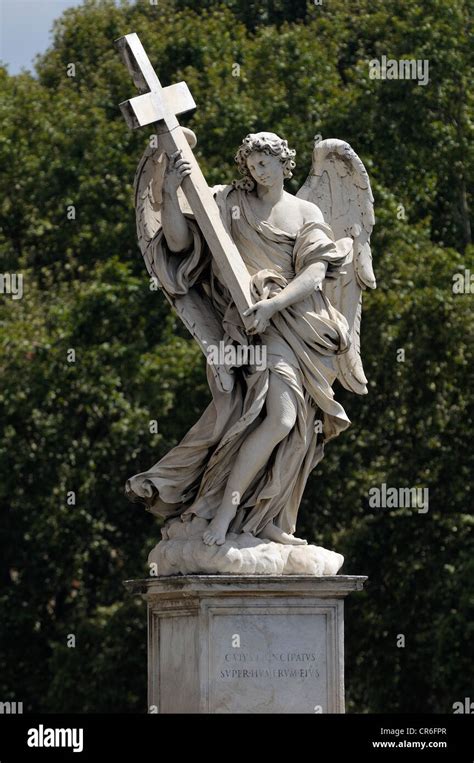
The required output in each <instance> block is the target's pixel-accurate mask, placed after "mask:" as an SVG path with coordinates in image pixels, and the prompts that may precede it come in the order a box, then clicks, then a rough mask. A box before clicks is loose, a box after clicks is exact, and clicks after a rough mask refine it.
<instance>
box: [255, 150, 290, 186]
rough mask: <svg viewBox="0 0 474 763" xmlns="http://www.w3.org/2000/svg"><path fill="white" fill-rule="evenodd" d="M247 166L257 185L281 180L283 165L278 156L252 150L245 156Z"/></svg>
mask: <svg viewBox="0 0 474 763" xmlns="http://www.w3.org/2000/svg"><path fill="white" fill-rule="evenodd" d="M247 167H248V170H249V172H250V174H251V175H252V178H253V179H254V180H255V182H256V183H258V184H259V185H264V186H268V187H270V186H272V185H276V184H281V183H282V181H283V165H282V163H281V161H280V159H279V158H278V156H273V154H266V153H264V152H263V151H253V152H252V153H251V154H250V155H249V156H248V158H247Z"/></svg>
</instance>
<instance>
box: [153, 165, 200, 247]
mask: <svg viewBox="0 0 474 763" xmlns="http://www.w3.org/2000/svg"><path fill="white" fill-rule="evenodd" d="M190 172H191V166H190V164H189V163H188V162H186V161H185V160H184V159H181V156H180V152H179V151H176V153H175V154H173V155H172V156H171V157H170V161H169V165H168V168H167V171H166V174H165V177H164V179H163V189H162V194H163V205H162V208H161V224H162V226H163V234H164V237H165V240H166V243H167V246H168V249H169V250H170V251H171V252H185V251H187V250H188V249H189V248H190V247H191V245H192V243H193V235H192V233H191V231H190V229H189V226H188V223H187V220H186V217H185V216H184V215H183V213H182V211H181V207H180V206H179V201H178V188H179V186H180V185H181V183H182V182H183V180H184V178H185V177H186V175H189V173H190Z"/></svg>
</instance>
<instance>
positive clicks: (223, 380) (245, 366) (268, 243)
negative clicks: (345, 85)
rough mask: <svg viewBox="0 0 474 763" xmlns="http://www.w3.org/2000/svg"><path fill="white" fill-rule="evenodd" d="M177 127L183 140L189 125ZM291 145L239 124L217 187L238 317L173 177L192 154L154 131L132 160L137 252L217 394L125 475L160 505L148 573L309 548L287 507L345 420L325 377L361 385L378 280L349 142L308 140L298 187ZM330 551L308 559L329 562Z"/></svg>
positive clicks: (365, 202)
mask: <svg viewBox="0 0 474 763" xmlns="http://www.w3.org/2000/svg"><path fill="white" fill-rule="evenodd" d="M142 97H143V96H142ZM183 130H184V133H185V135H186V138H187V140H188V142H189V144H190V146H191V148H192V147H193V146H194V145H195V142H196V137H195V135H194V133H192V131H191V130H187V129H186V128H183ZM158 137H159V136H158ZM295 153H296V152H295V151H294V150H293V149H291V148H289V146H288V142H287V141H286V140H284V139H283V138H280V137H279V136H278V135H276V134H274V133H272V132H258V133H252V134H249V135H247V136H246V137H245V138H244V140H243V141H242V144H241V146H240V147H239V149H238V151H237V154H236V156H235V161H236V163H237V167H238V170H239V173H240V175H241V177H240V179H238V180H235V181H234V182H233V183H232V184H231V185H220V186H216V187H214V188H213V189H212V193H213V195H214V199H215V201H216V203H217V207H218V210H219V214H220V218H221V220H222V222H223V223H224V225H225V228H226V230H227V231H228V233H229V235H230V236H231V238H232V240H233V242H234V243H235V245H236V246H237V249H238V251H239V253H240V256H241V258H242V260H243V262H244V263H245V266H246V268H247V269H248V272H249V274H250V277H251V293H252V296H253V299H254V304H253V305H252V307H250V308H248V310H247V313H246V315H247V317H249V318H252V321H251V324H250V328H248V327H247V329H246V328H245V326H244V323H243V320H242V317H241V315H240V314H239V311H238V310H237V308H236V305H235V303H234V301H233V299H232V297H231V293H230V290H229V289H228V288H227V285H226V281H225V278H224V277H223V275H222V273H221V270H220V268H219V267H218V265H217V263H216V261H215V259H214V258H213V257H212V256H211V253H210V250H209V247H208V245H207V243H206V238H205V236H204V235H203V232H202V230H201V229H200V227H199V225H198V224H197V221H196V219H195V216H194V215H193V213H192V211H191V208H190V206H189V205H188V204H187V202H186V198H185V195H184V194H183V189H181V184H182V183H183V181H184V179H185V178H186V177H187V175H189V174H190V173H191V165H190V163H189V161H187V160H186V158H185V157H183V155H182V153H181V152H180V151H176V152H174V153H172V154H171V155H170V154H168V153H167V152H166V151H165V150H164V148H163V147H162V146H160V143H159V140H158V144H157V147H148V148H147V150H146V152H145V154H144V156H143V158H142V160H141V162H140V165H139V167H138V171H137V175H136V186H135V189H136V214H137V226H138V236H139V242H140V246H141V250H142V253H143V256H144V259H145V261H146V265H147V268H148V271H149V274H150V276H152V277H153V278H154V279H155V280H156V283H157V284H158V285H159V287H160V289H161V290H162V291H163V293H164V294H165V296H166V297H167V299H168V300H169V301H170V302H171V304H172V305H173V306H174V308H175V310H176V311H177V313H178V314H179V315H180V317H181V318H182V319H183V321H184V322H185V324H186V325H187V326H188V328H189V329H190V331H191V332H192V334H193V336H194V337H195V338H196V340H197V341H198V342H199V344H200V346H201V348H202V349H203V351H204V352H205V353H206V355H207V357H208V364H207V378H208V383H209V387H210V391H211V393H212V401H211V402H210V404H209V405H208V407H207V408H206V410H205V411H204V413H203V414H202V416H201V418H200V419H199V420H198V421H197V422H196V423H195V424H194V426H193V427H192V428H191V429H190V431H189V432H188V433H187V434H186V435H185V437H184V438H183V439H182V441H181V442H180V443H179V444H178V445H176V447H174V448H173V449H172V450H171V451H170V452H169V453H167V455H165V456H164V458H161V459H160V460H159V461H158V462H157V463H156V464H154V465H153V466H152V467H151V468H150V469H149V470H148V471H146V472H142V473H141V474H136V475H135V476H133V477H131V478H130V479H129V480H128V482H127V485H126V494H127V496H128V497H129V498H130V499H131V500H135V501H141V502H143V503H144V504H145V505H146V507H147V508H148V510H149V511H151V512H152V513H153V514H155V515H157V516H160V517H162V518H164V526H163V529H162V536H163V540H162V541H161V543H159V544H158V546H157V547H156V549H155V551H157V550H158V551H157V554H158V555H156V554H155V556H154V557H150V558H155V559H159V563H158V568H159V570H158V571H159V574H162V573H163V574H171V573H172V572H173V570H174V571H181V572H183V571H184V572H200V571H207V572H212V571H219V572H232V571H239V572H241V571H242V570H244V571H249V570H251V571H257V572H259V571H265V572H268V570H269V566H268V565H270V566H271V565H272V564H273V565H274V564H275V562H274V559H275V558H278V559H279V560H281V559H284V561H283V562H282V564H280V566H278V564H277V566H276V568H274V567H272V569H276V571H277V572H278V571H282V570H283V571H284V572H288V571H290V572H301V571H307V570H308V569H309V568H308V566H307V564H306V563H305V562H304V554H305V553H308V550H309V549H313V551H311V553H310V556H311V554H313V552H314V550H316V549H317V547H316V546H308V545H307V544H306V541H305V540H303V539H301V538H298V537H296V535H295V530H296V523H297V515H298V509H299V506H300V502H301V499H302V495H303V491H304V489H305V485H306V482H307V480H308V477H309V475H310V474H311V472H312V471H313V469H314V468H315V467H316V466H317V465H318V464H319V463H320V461H321V459H322V458H323V454H324V448H325V446H326V443H327V442H329V440H332V439H333V438H334V437H336V436H337V435H339V434H340V432H342V431H343V430H344V429H346V428H347V427H348V426H349V424H350V421H349V418H348V417H347V415H346V412H345V411H344V408H343V407H342V405H341V404H340V403H339V402H338V401H337V400H336V399H335V396H334V391H333V388H332V387H333V383H334V382H335V381H336V380H338V381H339V382H340V383H341V384H342V385H343V387H345V388H346V389H348V390H350V391H352V392H354V393H356V394H359V395H362V394H365V393H366V392H367V387H366V384H367V379H366V377H365V375H364V371H363V368H362V362H361V357H360V342H359V337H360V323H361V303H362V292H363V290H364V289H365V288H371V289H373V288H375V278H374V273H373V270H372V257H371V251H370V234H371V231H372V227H373V224H374V215H373V197H372V192H371V189H370V183H369V178H368V175H367V172H366V170H365V168H364V166H363V164H362V162H361V160H360V159H359V157H358V156H357V155H356V154H355V152H354V151H353V150H352V148H351V147H350V146H349V145H348V144H347V143H345V142H343V141H340V140H332V139H331V140H322V141H318V142H316V144H315V146H314V151H313V165H312V169H311V172H310V174H309V176H308V178H307V180H306V182H305V183H304V184H303V186H302V187H301V189H300V190H299V192H298V193H297V194H296V196H293V195H292V194H290V193H288V192H287V191H285V188H284V183H285V180H286V179H287V178H291V176H292V171H293V169H294V167H295ZM216 347H217V348H220V350H223V352H221V353H220V354H219V353H216ZM238 348H244V349H245V353H242V352H240V353H238V352H236V350H237V349H238ZM211 349H212V350H213V354H212V357H213V360H212V362H211V360H209V358H210V356H211ZM229 349H231V350H234V351H235V352H233V353H232V352H229ZM257 351H258V353H260V355H258V354H257ZM256 357H261V358H264V362H263V363H257V362H255V358H256ZM242 358H243V360H242ZM160 548H161V550H160ZM320 551H321V552H324V551H325V550H324V549H320ZM326 553H327V554H333V552H329V551H328V552H326ZM290 557H291V559H292V562H291V564H290V563H289V562H288V560H289V559H290ZM336 557H337V559H336ZM250 558H251V559H252V560H253V562H252V563H253V565H254V566H253V567H252V566H251V565H250V567H249V563H248V560H249V559H250ZM307 558H309V557H307ZM311 558H312V559H313V557H311ZM314 558H315V557H314ZM259 559H260V561H258V560H259ZM262 559H263V561H262ZM325 559H326V561H327V559H328V557H327V556H326V557H325ZM334 559H336V561H334ZM334 559H333V564H332V565H331V564H329V565H328V564H326V566H324V564H323V566H322V567H321V565H320V566H319V567H317V568H315V567H314V566H313V567H311V570H312V571H313V573H314V574H331V573H334V571H336V572H337V569H338V567H339V566H340V564H341V563H342V557H341V556H340V555H339V554H334ZM183 560H184V561H183ZM272 560H273V561H272ZM233 565H234V566H233ZM259 565H260V566H259ZM316 569H317V570H319V572H317V571H316V572H315V570H316ZM328 570H329V572H328Z"/></svg>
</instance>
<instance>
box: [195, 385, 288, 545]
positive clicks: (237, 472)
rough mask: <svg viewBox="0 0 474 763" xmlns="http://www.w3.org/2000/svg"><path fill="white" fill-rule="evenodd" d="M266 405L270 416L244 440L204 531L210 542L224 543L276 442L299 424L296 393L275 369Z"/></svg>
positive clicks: (267, 413) (206, 538) (209, 543)
mask: <svg viewBox="0 0 474 763" xmlns="http://www.w3.org/2000/svg"><path fill="white" fill-rule="evenodd" d="M265 405H266V416H265V418H264V420H263V421H262V423H261V424H260V426H259V427H257V429H255V430H254V431H253V432H252V433H251V434H250V435H249V436H248V437H247V438H246V440H245V441H244V443H243V444H242V446H241V448H240V451H239V453H238V455H237V458H236V460H235V464H234V466H233V467H232V471H231V473H230V475H229V479H228V480H227V485H226V489H225V492H224V496H223V500H222V504H221V506H220V508H219V510H218V512H217V514H216V516H215V517H214V519H213V520H212V522H210V524H209V526H208V528H207V530H206V531H205V532H204V534H203V540H204V542H205V543H207V544H208V545H212V544H213V543H216V544H217V545H222V543H224V541H225V536H226V533H227V530H228V528H229V525H230V523H231V521H232V519H233V518H234V517H235V514H236V513H237V508H238V505H239V502H240V499H241V497H242V496H243V494H244V492H245V491H246V489H247V488H248V486H249V485H250V483H251V482H252V480H253V479H254V477H255V476H256V475H257V474H258V472H259V471H260V469H261V468H262V466H264V465H265V463H266V462H267V461H268V459H269V458H270V456H271V454H272V452H273V450H274V448H275V447H276V445H278V443H279V442H281V440H283V439H284V438H285V437H286V436H287V435H288V434H289V432H290V431H291V430H292V429H293V427H294V425H295V421H296V415H297V406H296V399H295V396H294V394H293V392H292V391H291V389H290V388H289V387H288V385H287V384H285V382H284V381H283V380H282V379H281V378H280V377H279V376H277V375H276V374H273V373H270V381H269V387H268V392H267V398H266V401H265ZM288 537H290V536H288ZM283 542H285V541H283Z"/></svg>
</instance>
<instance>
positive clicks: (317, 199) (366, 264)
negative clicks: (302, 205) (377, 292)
mask: <svg viewBox="0 0 474 763" xmlns="http://www.w3.org/2000/svg"><path fill="white" fill-rule="evenodd" d="M297 196H299V197H300V198H302V199H306V200H307V201H312V202H313V204H316V205H317V206H318V207H319V208H320V210H321V212H322V214H323V217H324V219H325V221H326V222H327V223H328V224H329V225H330V226H331V228H332V230H333V233H334V236H335V238H336V239H340V238H343V237H344V236H351V237H352V239H353V241H354V243H353V247H352V256H349V258H348V260H347V261H346V264H345V265H344V267H343V272H341V274H340V276H339V277H338V278H333V279H326V280H325V282H324V293H325V294H326V296H327V297H328V299H329V301H330V302H331V304H332V305H334V307H335V308H336V309H337V310H339V312H341V313H342V314H343V315H344V316H345V317H346V319H347V321H348V323H349V327H350V331H351V347H350V349H349V351H348V352H346V353H344V354H342V355H338V356H336V364H337V371H338V379H339V381H340V382H341V384H342V385H343V386H344V387H345V388H346V389H348V390H351V391H352V392H356V393H357V394H359V395H365V394H366V393H367V379H366V377H365V374H364V369H363V367H362V359H361V357H360V322H361V312H362V291H363V290H364V289H366V288H369V289H375V286H376V283H375V276H374V271H373V269H372V254H371V251H370V234H371V232H372V228H373V227H374V223H375V219H374V198H373V196H372V190H371V188H370V181H369V176H368V175H367V172H366V170H365V167H364V165H363V164H362V162H361V160H360V159H359V157H358V156H357V154H356V153H355V151H353V150H352V148H351V147H350V145H349V144H348V143H345V142H344V141H342V140H335V139H330V140H323V141H319V142H317V143H316V144H315V146H314V150H313V166H312V168H311V172H310V174H309V175H308V177H307V179H306V181H305V183H304V184H303V185H302V186H301V188H300V190H299V191H298V193H297Z"/></svg>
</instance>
